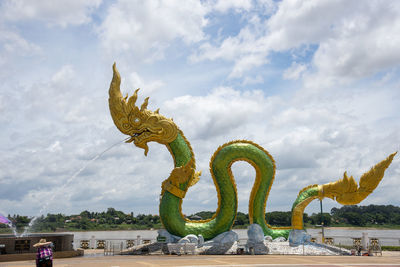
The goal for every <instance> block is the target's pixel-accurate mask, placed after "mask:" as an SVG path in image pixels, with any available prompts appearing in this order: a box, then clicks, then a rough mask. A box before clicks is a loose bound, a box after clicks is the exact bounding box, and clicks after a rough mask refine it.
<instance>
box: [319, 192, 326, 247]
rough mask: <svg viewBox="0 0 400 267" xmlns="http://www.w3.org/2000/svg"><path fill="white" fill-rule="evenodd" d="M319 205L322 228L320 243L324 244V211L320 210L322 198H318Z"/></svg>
mask: <svg viewBox="0 0 400 267" xmlns="http://www.w3.org/2000/svg"><path fill="white" fill-rule="evenodd" d="M319 204H320V206H321V228H322V244H325V234H324V213H323V212H322V199H320V200H319Z"/></svg>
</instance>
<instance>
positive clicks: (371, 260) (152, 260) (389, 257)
mask: <svg viewBox="0 0 400 267" xmlns="http://www.w3.org/2000/svg"><path fill="white" fill-rule="evenodd" d="M0 266H4V267H6V266H19V267H27V266H34V261H19V262H3V263H1V264H0ZM54 266H59V267H69V266H88V267H90V266H93V267H103V266H108V267H110V266H113V267H117V266H120V267H122V266H139V267H141V266H202V267H206V266H235V267H236V266H282V267H284V266H300V267H301V266H315V267H317V266H398V267H400V253H399V252H387V253H384V254H383V256H374V257H360V256H291V255H290V256H289V255H256V256H251V255H221V256H219V255H212V256H209V255H203V256H201V255H200V256H191V255H182V256H176V255H148V256H106V257H104V256H101V255H100V254H92V255H91V256H89V255H88V256H85V257H77V258H68V259H55V260H54Z"/></svg>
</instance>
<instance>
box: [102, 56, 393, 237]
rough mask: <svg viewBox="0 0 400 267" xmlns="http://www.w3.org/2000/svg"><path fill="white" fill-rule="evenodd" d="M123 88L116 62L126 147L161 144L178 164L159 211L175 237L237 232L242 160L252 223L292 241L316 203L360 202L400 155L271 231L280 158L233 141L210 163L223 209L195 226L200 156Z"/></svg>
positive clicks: (323, 188) (317, 189) (297, 206)
mask: <svg viewBox="0 0 400 267" xmlns="http://www.w3.org/2000/svg"><path fill="white" fill-rule="evenodd" d="M120 84H121V77H120V74H119V72H118V70H117V68H116V66H115V63H114V65H113V78H112V81H111V85H110V90H109V107H110V112H111V116H112V118H113V121H114V123H115V125H116V126H117V128H118V129H119V130H120V131H121V132H122V133H124V134H126V135H128V136H130V139H129V140H127V141H126V142H127V143H130V142H133V143H134V144H135V145H136V146H137V147H139V148H142V149H144V154H145V155H147V152H148V146H147V143H148V142H151V141H154V142H158V143H160V144H163V145H165V146H166V147H167V149H168V150H169V152H170V153H171V156H172V158H173V160H174V166H175V168H174V169H173V170H172V172H171V174H170V176H169V177H168V178H167V179H166V180H164V181H163V182H162V184H161V197H160V207H159V208H160V209H159V212H160V219H161V222H162V224H163V225H164V227H165V229H166V230H167V231H168V232H169V233H170V234H173V235H176V236H180V237H184V236H186V235H188V234H195V235H200V234H201V235H202V236H203V237H204V239H205V240H210V239H212V238H214V237H215V236H217V235H218V234H221V233H223V232H226V231H229V230H230V229H231V228H232V225H233V223H234V221H235V218H236V214H237V206H238V200H237V189H236V183H235V180H234V177H233V174H232V171H231V166H232V164H233V163H234V162H236V161H246V162H248V163H249V164H250V165H251V166H253V167H254V169H255V172H256V177H255V182H254V185H253V188H252V191H251V195H250V201H249V221H250V223H251V224H253V223H256V224H258V225H260V226H261V228H262V229H263V231H264V235H269V236H272V237H273V238H276V237H279V236H283V237H286V238H287V237H288V235H289V231H290V230H292V229H295V230H302V229H304V226H303V212H304V209H305V208H306V206H307V205H308V204H309V203H310V202H311V201H312V200H314V199H317V198H318V199H323V198H324V197H328V198H331V199H333V200H336V201H337V202H339V203H340V204H343V205H354V204H358V203H360V202H361V201H362V200H363V199H365V198H366V197H367V196H368V195H369V194H371V193H372V191H373V190H374V189H375V188H376V187H377V186H378V184H379V182H380V181H381V179H382V178H383V175H384V172H385V170H386V168H387V167H388V166H389V165H390V163H391V162H392V160H393V157H394V156H395V154H396V153H397V152H396V153H393V154H391V155H390V156H389V157H388V158H386V159H385V160H383V161H382V162H380V163H378V164H377V165H375V166H374V167H373V168H371V170H370V171H368V172H367V173H365V174H363V175H362V177H361V178H360V183H359V185H357V183H356V181H355V180H354V178H353V177H348V176H347V175H346V173H344V177H343V178H342V179H340V180H338V181H336V182H334V183H328V184H324V185H317V184H315V185H310V186H307V187H305V188H304V189H302V190H301V191H300V192H299V194H298V196H297V198H296V200H295V201H294V203H293V206H292V226H289V227H279V228H278V227H272V226H270V225H269V224H268V223H267V222H266V220H265V208H266V203H267V198H268V195H269V192H270V190H271V186H272V183H273V181H274V178H275V161H274V159H273V158H272V156H271V155H270V154H269V153H268V152H267V151H266V150H265V149H264V148H262V147H261V146H259V145H257V144H255V143H253V142H251V141H248V140H236V141H232V142H229V143H226V144H224V145H222V146H220V147H219V148H218V149H217V151H216V152H215V153H214V155H213V156H212V157H211V160H210V172H211V176H212V179H213V181H214V184H215V187H216V190H217V194H218V208H217V210H216V212H215V214H214V216H213V217H212V218H211V219H208V220H196V221H192V220H188V219H187V218H185V216H184V215H183V214H182V200H183V199H184V197H185V194H186V192H187V190H188V188H189V187H190V186H193V185H194V184H196V182H197V181H198V180H199V177H200V174H201V172H197V171H196V162H195V158H194V153H193V150H192V147H191V145H190V143H189V141H188V140H187V139H186V138H185V136H184V134H183V132H182V131H181V130H180V129H179V128H178V126H177V125H176V124H175V123H174V122H173V120H172V119H169V118H166V117H164V116H162V115H161V114H159V109H157V110H156V111H150V110H148V109H147V105H148V99H149V98H148V97H147V98H146V99H145V100H144V103H143V104H142V105H141V106H140V108H139V107H138V106H136V105H135V103H136V100H137V93H138V90H139V89H137V90H136V91H135V92H134V94H133V95H132V96H131V97H129V98H128V95H127V96H126V97H123V96H122V94H121V91H120Z"/></svg>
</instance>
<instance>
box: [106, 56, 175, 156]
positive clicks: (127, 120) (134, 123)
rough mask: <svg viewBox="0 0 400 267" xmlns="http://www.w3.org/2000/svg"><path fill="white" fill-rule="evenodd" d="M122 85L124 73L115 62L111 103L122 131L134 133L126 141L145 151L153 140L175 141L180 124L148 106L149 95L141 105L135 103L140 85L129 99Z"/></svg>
mask: <svg viewBox="0 0 400 267" xmlns="http://www.w3.org/2000/svg"><path fill="white" fill-rule="evenodd" d="M120 85H121V76H120V75H119V72H118V70H117V67H116V65H115V63H114V65H113V78H112V81H111V85H110V90H109V99H108V103H109V107H110V112H111V116H112V118H113V121H114V124H115V125H116V126H117V128H118V129H119V130H120V131H121V132H122V133H123V134H126V135H129V136H130V137H131V138H130V139H129V140H128V141H126V142H128V143H130V142H133V143H134V144H135V145H136V146H137V147H140V148H143V149H144V154H145V155H147V152H148V150H149V148H148V146H147V143H148V142H151V141H154V142H158V143H160V144H168V143H170V142H172V141H173V140H174V139H175V138H176V137H177V134H178V127H177V126H176V124H175V123H174V122H173V121H172V119H168V118H166V117H164V116H162V115H160V114H159V113H158V111H159V110H158V109H157V110H156V111H151V110H148V109H147V105H148V101H149V98H148V97H147V98H146V99H145V100H144V102H143V104H142V105H141V107H140V108H139V107H137V106H136V105H135V103H136V100H137V93H138V91H139V89H137V90H136V91H135V93H134V94H133V95H132V96H131V97H129V99H128V95H126V97H122V94H121V90H120Z"/></svg>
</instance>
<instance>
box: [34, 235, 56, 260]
mask: <svg viewBox="0 0 400 267" xmlns="http://www.w3.org/2000/svg"><path fill="white" fill-rule="evenodd" d="M51 244H52V243H51V242H47V241H46V239H44V238H43V239H40V241H39V243H36V244H34V245H33V247H35V248H37V252H36V267H52V266H53V250H52V249H51Z"/></svg>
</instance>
